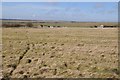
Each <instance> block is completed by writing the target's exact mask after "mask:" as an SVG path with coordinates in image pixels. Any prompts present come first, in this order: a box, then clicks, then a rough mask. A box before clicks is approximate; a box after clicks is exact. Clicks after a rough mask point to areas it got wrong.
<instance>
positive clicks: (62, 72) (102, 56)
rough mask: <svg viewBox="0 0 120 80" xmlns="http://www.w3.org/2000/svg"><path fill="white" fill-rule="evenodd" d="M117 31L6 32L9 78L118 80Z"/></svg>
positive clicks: (5, 71)
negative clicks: (95, 79) (113, 79)
mask: <svg viewBox="0 0 120 80" xmlns="http://www.w3.org/2000/svg"><path fill="white" fill-rule="evenodd" d="M117 34H118V30H117V28H105V29H98V28H40V29H37V28H3V35H2V40H3V42H2V44H3V49H2V50H3V54H2V58H3V62H2V63H3V76H4V77H5V78H8V77H12V78H73V77H74V78H113V77H115V78H117V77H118V75H119V72H118V45H117V44H118V39H117V37H118V35H117Z"/></svg>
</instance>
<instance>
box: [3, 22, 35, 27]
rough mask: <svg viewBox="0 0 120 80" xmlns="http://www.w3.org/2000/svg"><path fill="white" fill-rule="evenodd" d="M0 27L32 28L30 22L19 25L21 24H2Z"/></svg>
mask: <svg viewBox="0 0 120 80" xmlns="http://www.w3.org/2000/svg"><path fill="white" fill-rule="evenodd" d="M2 27H33V24H32V23H31V22H28V23H25V24H21V23H4V22H3V23H2Z"/></svg>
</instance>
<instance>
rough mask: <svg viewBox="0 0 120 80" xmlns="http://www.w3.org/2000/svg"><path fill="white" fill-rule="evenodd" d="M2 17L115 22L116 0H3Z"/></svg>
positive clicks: (116, 18)
mask: <svg viewBox="0 0 120 80" xmlns="http://www.w3.org/2000/svg"><path fill="white" fill-rule="evenodd" d="M2 10H3V11H2V18H7V19H34V20H63V21H92V22H98V21H99V22H117V21H118V3H117V2H3V3H2Z"/></svg>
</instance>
